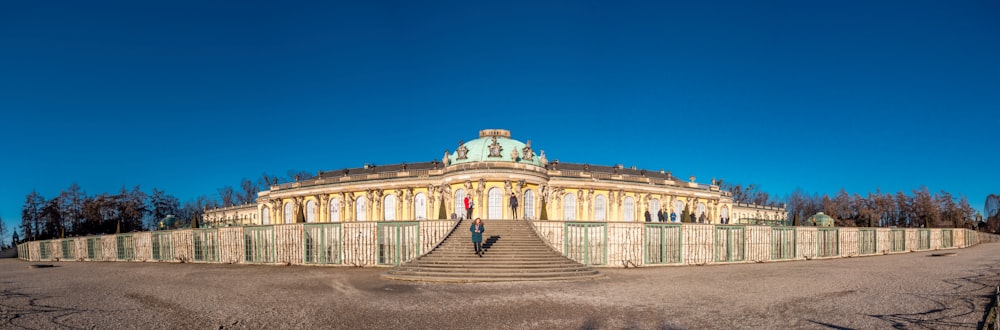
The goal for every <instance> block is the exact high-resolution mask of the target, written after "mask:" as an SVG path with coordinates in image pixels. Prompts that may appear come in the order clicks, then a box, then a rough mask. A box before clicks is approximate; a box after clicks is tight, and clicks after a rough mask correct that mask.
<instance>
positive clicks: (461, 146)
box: [455, 140, 469, 160]
mask: <svg viewBox="0 0 1000 330" xmlns="http://www.w3.org/2000/svg"><path fill="white" fill-rule="evenodd" d="M468 153H469V148H466V147H465V143H462V140H458V149H456V150H455V159H456V160H458V159H469V157H468V156H466V154H468Z"/></svg>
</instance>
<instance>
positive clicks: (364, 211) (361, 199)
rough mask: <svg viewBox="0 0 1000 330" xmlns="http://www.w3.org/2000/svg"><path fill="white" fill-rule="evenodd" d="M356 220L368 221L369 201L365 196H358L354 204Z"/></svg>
mask: <svg viewBox="0 0 1000 330" xmlns="http://www.w3.org/2000/svg"><path fill="white" fill-rule="evenodd" d="M354 220H355V221H368V199H367V198H365V196H358V199H357V201H355V203H354Z"/></svg>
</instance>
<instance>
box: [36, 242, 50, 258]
mask: <svg viewBox="0 0 1000 330" xmlns="http://www.w3.org/2000/svg"><path fill="white" fill-rule="evenodd" d="M38 258H39V259H42V260H51V259H52V242H49V241H46V242H40V243H38Z"/></svg>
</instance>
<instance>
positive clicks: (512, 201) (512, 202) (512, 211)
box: [508, 193, 517, 219]
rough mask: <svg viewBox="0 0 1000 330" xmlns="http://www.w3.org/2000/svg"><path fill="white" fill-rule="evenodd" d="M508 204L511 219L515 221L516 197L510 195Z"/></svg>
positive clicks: (512, 194)
mask: <svg viewBox="0 0 1000 330" xmlns="http://www.w3.org/2000/svg"><path fill="white" fill-rule="evenodd" d="M508 204H509V205H510V214H511V219H517V196H516V195H514V193H510V202H508Z"/></svg>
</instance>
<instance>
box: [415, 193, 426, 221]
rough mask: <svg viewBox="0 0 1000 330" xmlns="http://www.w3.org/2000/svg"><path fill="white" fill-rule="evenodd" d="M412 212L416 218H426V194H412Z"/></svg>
mask: <svg viewBox="0 0 1000 330" xmlns="http://www.w3.org/2000/svg"><path fill="white" fill-rule="evenodd" d="M413 214H414V217H415V218H416V219H417V220H425V219H427V195H426V194H424V193H418V194H417V195H416V196H413Z"/></svg>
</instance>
